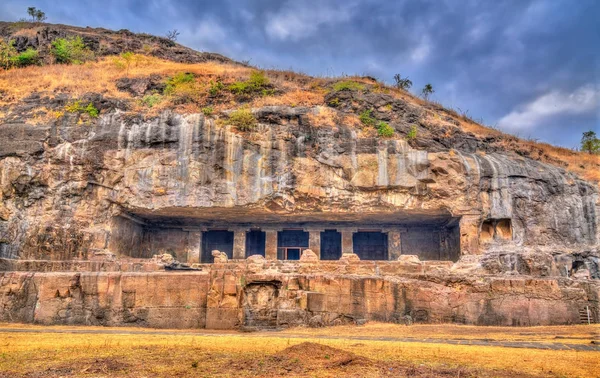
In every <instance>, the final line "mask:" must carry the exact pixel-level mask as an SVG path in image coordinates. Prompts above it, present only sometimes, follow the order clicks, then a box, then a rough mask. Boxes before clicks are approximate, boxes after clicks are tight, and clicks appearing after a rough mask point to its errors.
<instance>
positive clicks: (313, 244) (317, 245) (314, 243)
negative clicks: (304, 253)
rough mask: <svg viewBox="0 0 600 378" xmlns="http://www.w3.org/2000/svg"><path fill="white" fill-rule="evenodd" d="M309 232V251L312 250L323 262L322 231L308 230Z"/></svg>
mask: <svg viewBox="0 0 600 378" xmlns="http://www.w3.org/2000/svg"><path fill="white" fill-rule="evenodd" d="M305 231H307V232H308V249H310V250H312V251H313V252H314V253H315V254H316V255H317V257H318V258H319V260H321V231H323V230H317V229H313V228H311V229H306V230H305Z"/></svg>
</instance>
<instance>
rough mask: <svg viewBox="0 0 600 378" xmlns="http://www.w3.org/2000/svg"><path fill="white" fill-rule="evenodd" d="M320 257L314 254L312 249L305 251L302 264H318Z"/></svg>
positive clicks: (301, 259)
mask: <svg viewBox="0 0 600 378" xmlns="http://www.w3.org/2000/svg"><path fill="white" fill-rule="evenodd" d="M318 261H319V256H317V254H316V253H314V252H313V251H312V250H311V249H305V250H304V251H302V256H300V262H318Z"/></svg>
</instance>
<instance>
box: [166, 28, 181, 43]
mask: <svg viewBox="0 0 600 378" xmlns="http://www.w3.org/2000/svg"><path fill="white" fill-rule="evenodd" d="M178 35H179V32H178V31H177V29H173V30H169V31H168V32H167V35H166V36H167V39H168V40H169V41H171V42H175V41H177V36H178Z"/></svg>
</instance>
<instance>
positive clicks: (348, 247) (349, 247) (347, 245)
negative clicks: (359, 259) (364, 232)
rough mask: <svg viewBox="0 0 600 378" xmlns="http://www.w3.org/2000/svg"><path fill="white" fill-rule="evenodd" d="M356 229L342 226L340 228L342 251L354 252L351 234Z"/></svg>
mask: <svg viewBox="0 0 600 378" xmlns="http://www.w3.org/2000/svg"><path fill="white" fill-rule="evenodd" d="M356 231H357V229H356V228H343V229H341V230H340V233H341V234H342V253H354V241H353V240H352V235H354V233H355V232H356Z"/></svg>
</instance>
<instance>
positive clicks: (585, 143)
mask: <svg viewBox="0 0 600 378" xmlns="http://www.w3.org/2000/svg"><path fill="white" fill-rule="evenodd" d="M581 151H584V152H587V153H589V154H597V153H599V152H600V139H598V137H596V133H595V132H594V131H592V130H590V131H586V132H584V133H583V136H582V137H581Z"/></svg>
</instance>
